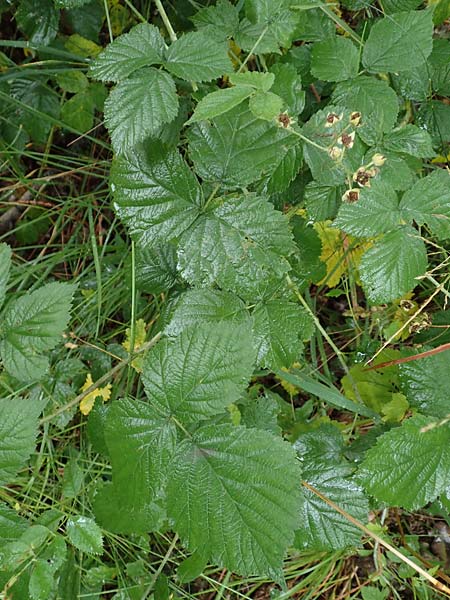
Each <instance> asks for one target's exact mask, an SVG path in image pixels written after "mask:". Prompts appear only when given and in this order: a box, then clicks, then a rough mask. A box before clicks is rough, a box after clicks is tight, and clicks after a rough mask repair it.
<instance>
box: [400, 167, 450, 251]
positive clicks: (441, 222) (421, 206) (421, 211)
mask: <svg viewBox="0 0 450 600" xmlns="http://www.w3.org/2000/svg"><path fill="white" fill-rule="evenodd" d="M399 209H400V211H401V214H402V217H403V218H404V219H405V220H407V221H411V220H414V221H416V223H417V224H418V225H423V223H426V224H427V225H428V226H429V227H430V229H431V230H432V232H433V233H434V234H435V235H437V236H438V237H439V238H441V239H448V238H450V175H449V173H448V172H447V171H444V170H438V171H434V173H431V175H427V177H424V178H423V179H420V180H419V181H418V182H417V183H416V184H415V185H413V187H412V188H410V189H409V190H408V191H407V192H405V194H404V196H403V198H402V199H401V201H400V205H399Z"/></svg>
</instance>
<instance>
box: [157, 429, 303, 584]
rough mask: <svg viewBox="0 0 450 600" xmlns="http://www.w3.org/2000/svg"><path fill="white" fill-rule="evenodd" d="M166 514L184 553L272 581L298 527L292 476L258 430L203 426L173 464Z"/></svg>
mask: <svg viewBox="0 0 450 600" xmlns="http://www.w3.org/2000/svg"><path fill="white" fill-rule="evenodd" d="M169 477H170V479H169V486H168V512H169V516H170V517H171V518H172V519H173V521H174V528H175V530H176V531H177V532H178V534H179V535H180V537H181V539H182V540H183V541H184V543H185V544H187V546H188V548H189V549H191V550H195V549H197V548H202V549H203V551H204V553H205V554H206V555H207V556H208V557H209V558H210V559H211V560H212V561H213V562H214V563H216V564H219V565H221V566H224V567H226V568H228V569H230V570H231V571H236V572H238V573H240V574H243V575H247V574H259V575H266V576H269V577H271V578H276V579H279V578H280V575H281V567H282V561H283V558H284V555H285V552H286V550H287V548H288V547H289V545H290V544H291V542H292V540H293V530H294V529H295V527H296V525H297V523H298V507H299V489H300V485H299V483H300V469H299V465H298V461H297V460H296V458H295V453H294V451H293V449H292V447H291V446H290V445H289V444H287V443H286V442H284V441H282V440H281V439H279V438H277V437H274V436H272V435H271V434H269V433H267V432H265V431H259V430H257V429H246V428H244V427H235V426H232V425H219V426H206V427H203V428H201V429H199V430H197V431H196V432H195V433H194V434H193V437H192V439H189V440H185V441H184V442H183V443H182V444H180V447H179V449H178V453H177V457H176V460H174V461H173V465H172V471H171V473H170V476H169Z"/></svg>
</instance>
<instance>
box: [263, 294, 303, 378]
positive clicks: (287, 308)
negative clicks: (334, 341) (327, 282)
mask: <svg viewBox="0 0 450 600" xmlns="http://www.w3.org/2000/svg"><path fill="white" fill-rule="evenodd" d="M252 316H253V334H254V340H255V345H256V348H257V352H258V354H257V363H258V364H259V365H260V366H262V367H265V368H272V367H275V368H281V367H290V366H291V365H292V364H293V363H294V362H295V361H296V360H298V358H299V357H300V355H301V353H302V350H303V344H302V340H306V339H308V338H309V337H310V335H311V318H310V317H309V315H308V313H306V312H305V311H304V310H303V309H302V308H301V307H300V306H299V305H298V304H294V303H293V302H286V301H285V300H281V299H279V300H277V299H274V300H269V301H267V302H263V303H261V304H258V305H257V306H256V308H255V310H254V311H253V313H252Z"/></svg>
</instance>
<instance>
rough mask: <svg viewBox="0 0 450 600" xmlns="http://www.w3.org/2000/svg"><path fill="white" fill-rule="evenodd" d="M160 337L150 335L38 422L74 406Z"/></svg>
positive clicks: (158, 335)
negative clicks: (87, 385)
mask: <svg viewBox="0 0 450 600" xmlns="http://www.w3.org/2000/svg"><path fill="white" fill-rule="evenodd" d="M160 338H161V332H160V333H157V334H156V335H155V336H154V337H152V339H151V340H149V341H148V342H146V343H145V344H142V346H141V347H140V348H138V349H137V350H136V352H134V353H133V352H131V353H130V355H129V356H128V358H125V359H123V360H121V361H120V362H119V363H118V364H117V365H115V366H114V367H113V368H112V369H110V370H109V371H108V372H107V373H105V374H104V375H102V376H101V377H100V378H99V379H97V381H94V383H93V384H92V385H90V386H89V387H88V388H87V389H86V390H85V391H84V392H81V394H78V396H75V398H73V399H72V400H71V401H70V402H68V403H67V404H65V405H64V406H60V407H59V408H58V409H57V410H55V411H54V412H53V413H52V414H51V415H47V416H45V417H42V419H41V420H40V424H41V425H42V424H43V423H46V422H47V421H51V420H52V419H53V418H54V417H56V416H58V415H60V414H61V413H63V412H65V411H66V410H69V409H70V408H72V407H73V406H76V405H77V404H78V403H79V402H81V400H83V399H84V398H86V396H87V395H89V394H90V393H91V392H93V391H94V390H96V389H97V388H98V387H100V386H102V385H103V384H104V383H106V382H107V381H108V380H109V379H111V378H112V377H113V376H114V375H115V374H116V373H119V371H121V370H122V369H123V368H125V367H126V366H127V365H129V364H130V363H131V362H132V361H133V360H134V359H135V357H136V356H137V355H138V354H142V353H143V352H145V351H146V350H148V349H149V348H151V347H152V346H154V345H155V344H156V343H157V342H158V341H159V339H160Z"/></svg>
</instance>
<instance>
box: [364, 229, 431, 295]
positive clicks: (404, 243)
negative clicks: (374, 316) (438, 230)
mask: <svg viewBox="0 0 450 600" xmlns="http://www.w3.org/2000/svg"><path fill="white" fill-rule="evenodd" d="M427 264H428V261H427V250H426V247H425V244H424V242H423V241H422V240H421V239H420V238H419V236H418V233H417V232H416V231H415V230H414V229H412V228H409V227H402V228H400V229H398V230H396V231H391V232H390V233H387V234H386V235H385V236H384V237H382V238H381V239H380V240H379V241H377V242H376V243H375V244H374V245H373V246H372V247H371V248H369V250H367V252H365V253H364V255H363V257H362V259H361V262H360V265H359V272H360V276H361V281H362V284H363V288H364V290H365V293H366V296H367V299H368V300H369V301H370V302H371V303H373V304H382V303H384V302H391V301H392V300H396V299H397V298H401V297H402V296H404V295H405V294H406V293H408V292H410V291H411V290H412V289H414V287H415V286H416V285H417V283H418V281H417V279H416V278H417V277H419V276H420V275H423V274H424V273H425V271H426V269H427Z"/></svg>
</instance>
